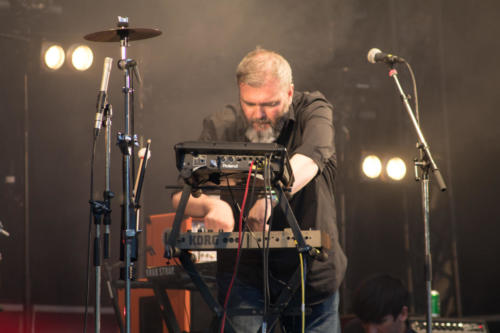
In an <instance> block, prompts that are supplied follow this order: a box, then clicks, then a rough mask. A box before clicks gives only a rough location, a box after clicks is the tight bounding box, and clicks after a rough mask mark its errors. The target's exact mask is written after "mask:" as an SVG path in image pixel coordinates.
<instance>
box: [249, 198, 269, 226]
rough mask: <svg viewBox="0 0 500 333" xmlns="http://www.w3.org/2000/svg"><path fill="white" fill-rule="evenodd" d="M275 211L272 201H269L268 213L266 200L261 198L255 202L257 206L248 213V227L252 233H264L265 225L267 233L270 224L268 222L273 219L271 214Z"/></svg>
mask: <svg viewBox="0 0 500 333" xmlns="http://www.w3.org/2000/svg"><path fill="white" fill-rule="evenodd" d="M272 210H273V205H272V200H271V199H269V198H268V199H267V211H266V199H265V198H261V199H258V200H257V201H255V204H254V205H253V207H252V208H251V209H250V211H249V212H248V217H247V225H248V227H249V228H250V230H252V231H262V228H263V227H264V225H265V228H266V231H267V230H269V224H267V221H268V220H269V217H271V212H272Z"/></svg>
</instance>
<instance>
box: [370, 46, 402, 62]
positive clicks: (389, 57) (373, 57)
mask: <svg viewBox="0 0 500 333" xmlns="http://www.w3.org/2000/svg"><path fill="white" fill-rule="evenodd" d="M366 59H368V62H370V63H372V64H374V63H376V62H385V63H386V64H390V65H392V64H395V63H397V62H406V60H404V59H403V58H401V57H398V56H395V55H393V54H390V53H383V52H382V51H380V50H379V49H377V48H373V49H371V50H370V51H368V54H367V55H366Z"/></svg>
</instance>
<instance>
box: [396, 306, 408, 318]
mask: <svg viewBox="0 0 500 333" xmlns="http://www.w3.org/2000/svg"><path fill="white" fill-rule="evenodd" d="M398 319H400V320H401V321H406V319H408V307H407V306H406V305H403V308H402V309H401V312H400V313H399V316H398Z"/></svg>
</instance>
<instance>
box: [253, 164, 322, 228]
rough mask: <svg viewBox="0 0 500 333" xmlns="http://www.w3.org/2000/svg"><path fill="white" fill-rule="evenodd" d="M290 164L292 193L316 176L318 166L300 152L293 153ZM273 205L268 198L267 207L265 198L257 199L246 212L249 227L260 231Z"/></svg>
mask: <svg viewBox="0 0 500 333" xmlns="http://www.w3.org/2000/svg"><path fill="white" fill-rule="evenodd" d="M290 166H291V167H292V172H293V176H294V179H295V180H294V182H293V185H292V192H291V194H292V195H294V194H295V193H297V192H298V191H300V190H301V189H302V188H303V187H304V186H306V185H307V184H308V183H309V182H310V181H311V180H312V179H313V178H314V177H315V176H316V174H317V173H318V170H319V168H318V165H317V164H316V162H314V161H313V160H312V159H311V158H309V157H307V156H305V155H302V154H294V155H293V156H292V158H291V159H290ZM273 207H274V205H273V204H272V202H271V200H270V199H267V209H266V199H265V198H262V199H259V200H257V201H256V202H255V204H254V205H253V206H252V208H251V209H250V211H249V212H248V219H247V223H248V226H249V227H250V229H252V230H254V231H261V230H262V228H263V227H264V223H266V222H267V221H268V220H269V217H270V216H271V211H272V209H273ZM266 213H267V214H266ZM266 229H267V225H266Z"/></svg>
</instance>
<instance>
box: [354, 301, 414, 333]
mask: <svg viewBox="0 0 500 333" xmlns="http://www.w3.org/2000/svg"><path fill="white" fill-rule="evenodd" d="M406 319H408V307H406V306H404V307H403V310H402V311H401V313H400V314H399V315H398V316H397V317H396V319H394V317H393V316H392V315H391V314H388V315H386V316H384V317H383V318H382V321H381V322H380V323H363V328H364V329H365V333H405V331H406Z"/></svg>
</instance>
